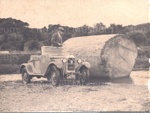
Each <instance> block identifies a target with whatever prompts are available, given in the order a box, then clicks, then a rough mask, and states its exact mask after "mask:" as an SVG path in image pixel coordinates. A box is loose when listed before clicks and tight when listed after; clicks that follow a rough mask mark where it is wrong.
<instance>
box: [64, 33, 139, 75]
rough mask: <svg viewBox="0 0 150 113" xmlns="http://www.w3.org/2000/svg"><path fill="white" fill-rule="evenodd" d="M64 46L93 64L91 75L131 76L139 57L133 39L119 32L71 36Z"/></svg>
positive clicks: (69, 51) (68, 51)
mask: <svg viewBox="0 0 150 113" xmlns="http://www.w3.org/2000/svg"><path fill="white" fill-rule="evenodd" d="M64 48H65V50H66V52H67V53H69V54H73V55H74V56H75V57H76V58H77V59H84V60H86V61H87V62H89V63H90V64H91V68H90V75H91V76H108V77H110V78H118V77H125V76H129V75H130V73H131V71H132V69H133V66H134V63H135V60H136V57H137V48H136V46H135V44H134V43H133V41H132V40H130V39H129V38H128V37H127V36H125V35H117V34H112V35H97V36H84V37H75V38H71V39H69V40H67V41H65V42H64Z"/></svg>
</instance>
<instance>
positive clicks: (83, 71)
mask: <svg viewBox="0 0 150 113" xmlns="http://www.w3.org/2000/svg"><path fill="white" fill-rule="evenodd" d="M89 68H90V64H89V63H88V62H86V61H84V60H82V59H76V58H75V57H74V56H73V55H68V54H67V53H65V51H64V49H63V47H53V46H43V47H41V55H31V56H30V60H29V61H28V63H23V64H22V65H21V67H20V73H22V81H23V83H24V84H27V83H29V82H30V80H31V79H32V77H37V78H41V77H44V78H47V80H48V81H50V82H51V83H52V85H53V86H58V85H59V83H60V80H67V79H74V80H79V81H80V83H81V84H86V83H87V82H88V79H89Z"/></svg>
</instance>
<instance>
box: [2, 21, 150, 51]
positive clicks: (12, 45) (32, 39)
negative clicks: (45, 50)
mask: <svg viewBox="0 0 150 113" xmlns="http://www.w3.org/2000/svg"><path fill="white" fill-rule="evenodd" d="M28 26H29V24H28V23H27V22H23V21H21V20H16V19H12V18H1V19H0V49H1V50H9V51H12V50H17V51H22V50H26V51H32V50H39V49H40V46H41V45H46V46H48V45H51V42H50V40H51V36H52V34H53V33H54V30H55V29H57V28H58V27H63V28H64V34H63V41H65V40H68V39H69V38H71V37H78V36H90V35H101V34H127V35H129V36H130V38H132V39H133V40H134V41H135V43H136V45H137V46H141V45H142V46H145V45H150V23H146V24H139V25H136V26H134V25H128V26H123V25H120V24H114V23H112V24H110V26H109V27H106V26H105V25H104V24H103V23H102V22H99V23H96V24H95V25H94V26H93V27H91V26H88V25H83V26H79V27H77V28H74V27H69V26H62V25H60V24H55V25H52V24H49V25H48V27H46V26H44V27H43V28H41V29H37V28H29V27H28Z"/></svg>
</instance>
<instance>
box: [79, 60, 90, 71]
mask: <svg viewBox="0 0 150 113" xmlns="http://www.w3.org/2000/svg"><path fill="white" fill-rule="evenodd" d="M83 66H84V67H86V68H88V69H89V68H90V67H91V65H90V63H88V62H82V63H80V64H78V66H77V68H76V72H78V71H79V70H80V69H81V67H83Z"/></svg>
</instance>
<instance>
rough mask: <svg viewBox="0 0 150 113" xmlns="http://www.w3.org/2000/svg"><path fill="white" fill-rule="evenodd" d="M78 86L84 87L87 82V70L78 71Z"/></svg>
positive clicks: (84, 68)
mask: <svg viewBox="0 0 150 113" xmlns="http://www.w3.org/2000/svg"><path fill="white" fill-rule="evenodd" d="M80 73H81V76H80V84H82V85H86V84H87V83H88V81H89V70H88V68H86V67H83V68H81V69H80Z"/></svg>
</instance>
